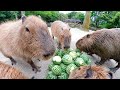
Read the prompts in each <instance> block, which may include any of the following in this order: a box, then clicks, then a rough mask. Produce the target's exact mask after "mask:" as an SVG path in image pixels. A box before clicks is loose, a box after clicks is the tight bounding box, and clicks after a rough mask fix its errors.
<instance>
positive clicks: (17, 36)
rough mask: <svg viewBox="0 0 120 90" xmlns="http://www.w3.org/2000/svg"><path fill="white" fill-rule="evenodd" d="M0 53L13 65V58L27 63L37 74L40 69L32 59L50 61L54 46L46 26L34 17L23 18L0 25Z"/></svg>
mask: <svg viewBox="0 0 120 90" xmlns="http://www.w3.org/2000/svg"><path fill="white" fill-rule="evenodd" d="M0 51H1V52H2V53H3V54H4V55H5V56H6V57H8V58H10V60H11V61H12V64H13V63H16V61H15V60H14V59H13V57H19V58H22V59H23V60H25V61H26V62H28V63H29V64H30V65H31V66H32V69H33V70H34V71H35V72H37V71H40V67H38V66H36V65H35V64H34V63H33V61H32V60H33V59H39V60H40V59H43V60H48V59H50V58H51V57H52V56H53V54H54V52H55V45H54V41H53V39H52V37H51V36H50V33H49V31H48V27H47V24H46V23H45V22H44V21H43V20H42V19H40V18H39V17H36V16H33V15H31V16H28V17H25V16H23V17H22V19H21V20H17V21H9V22H6V23H3V24H1V25H0Z"/></svg>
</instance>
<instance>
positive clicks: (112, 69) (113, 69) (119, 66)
mask: <svg viewBox="0 0 120 90" xmlns="http://www.w3.org/2000/svg"><path fill="white" fill-rule="evenodd" d="M116 61H117V60H116ZM119 68H120V61H118V65H117V66H116V67H114V68H110V70H111V71H112V72H113V73H115V72H116V71H117V70H118V69H119Z"/></svg>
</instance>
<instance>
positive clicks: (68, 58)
mask: <svg viewBox="0 0 120 90" xmlns="http://www.w3.org/2000/svg"><path fill="white" fill-rule="evenodd" d="M62 62H63V63H64V64H66V65H68V64H70V63H72V62H73V60H72V57H71V56H70V55H69V54H66V55H64V56H63V57H62Z"/></svg>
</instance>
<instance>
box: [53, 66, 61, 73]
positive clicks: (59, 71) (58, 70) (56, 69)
mask: <svg viewBox="0 0 120 90" xmlns="http://www.w3.org/2000/svg"><path fill="white" fill-rule="evenodd" d="M61 72H62V69H61V67H60V66H59V65H54V66H53V67H52V73H53V74H55V75H61Z"/></svg>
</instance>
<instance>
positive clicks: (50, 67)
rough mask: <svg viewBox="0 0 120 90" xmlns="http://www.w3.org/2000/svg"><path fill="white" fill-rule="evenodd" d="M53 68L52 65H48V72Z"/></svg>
mask: <svg viewBox="0 0 120 90" xmlns="http://www.w3.org/2000/svg"><path fill="white" fill-rule="evenodd" d="M53 66H54V64H53V63H51V64H49V65H48V70H49V71H51V70H52V67H53Z"/></svg>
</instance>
